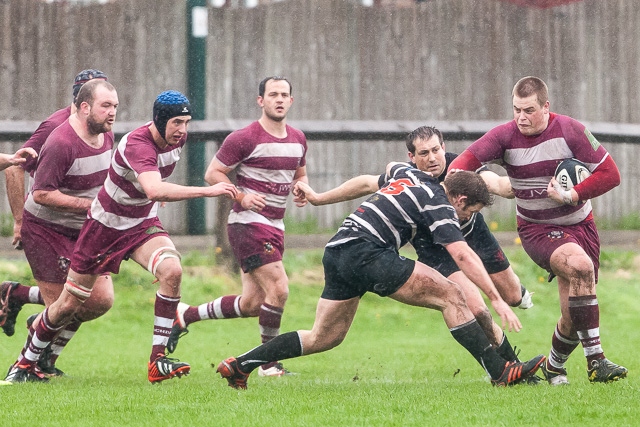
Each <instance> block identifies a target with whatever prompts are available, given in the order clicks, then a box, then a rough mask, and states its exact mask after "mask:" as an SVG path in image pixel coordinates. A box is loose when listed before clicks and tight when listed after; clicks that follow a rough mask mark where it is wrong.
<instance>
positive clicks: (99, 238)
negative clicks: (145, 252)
mask: <svg viewBox="0 0 640 427" xmlns="http://www.w3.org/2000/svg"><path fill="white" fill-rule="evenodd" d="M158 236H167V237H168V236H169V233H167V232H166V231H165V230H164V229H163V228H162V223H161V222H160V220H159V219H158V218H157V217H156V218H151V219H147V220H145V221H144V222H142V224H140V225H137V226H135V227H133V228H130V229H128V230H116V229H113V228H109V227H105V226H104V225H102V224H101V223H99V222H98V221H96V220H94V219H88V220H87V221H86V222H85V223H84V226H83V227H82V230H81V231H80V237H78V242H77V243H76V249H75V251H74V252H73V257H72V259H71V269H72V270H73V271H75V272H77V273H80V274H102V273H116V274H117V273H118V271H119V270H120V264H121V263H122V261H124V260H127V259H129V256H131V253H132V252H133V251H135V250H136V249H138V248H139V247H140V246H142V245H143V244H145V243H146V242H147V241H149V240H150V239H152V238H154V237H158Z"/></svg>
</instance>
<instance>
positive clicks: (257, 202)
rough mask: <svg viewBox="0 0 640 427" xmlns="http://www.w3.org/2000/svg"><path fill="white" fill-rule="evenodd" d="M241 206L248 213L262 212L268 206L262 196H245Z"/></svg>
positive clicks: (249, 194)
mask: <svg viewBox="0 0 640 427" xmlns="http://www.w3.org/2000/svg"><path fill="white" fill-rule="evenodd" d="M240 205H241V206H242V208H243V209H246V210H248V211H254V212H260V211H262V209H264V207H265V206H266V205H267V204H266V202H265V200H264V196H263V195H262V194H251V193H248V194H245V195H244V197H243V198H242V200H241V201H240Z"/></svg>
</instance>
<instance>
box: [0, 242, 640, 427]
mask: <svg viewBox="0 0 640 427" xmlns="http://www.w3.org/2000/svg"><path fill="white" fill-rule="evenodd" d="M507 253H508V255H509V257H510V259H511V261H512V264H513V266H514V269H515V271H516V273H518V275H519V276H520V278H521V280H522V282H523V283H524V284H525V285H526V286H527V287H528V288H529V290H530V291H533V292H535V295H534V302H535V306H534V307H533V308H532V309H530V310H526V311H522V310H516V314H518V316H519V317H520V319H521V320H522V323H523V325H524V329H523V330H522V331H521V332H520V333H518V334H516V333H511V334H509V339H510V341H511V343H512V344H513V345H515V346H517V347H518V348H519V349H521V354H520V357H521V358H523V359H527V358H530V357H533V356H535V355H536V354H539V353H542V354H545V355H546V354H548V351H549V345H550V339H551V334H552V331H553V328H554V326H555V323H556V321H557V317H558V315H559V308H558V301H557V299H558V297H557V290H556V284H555V282H554V283H552V284H549V283H546V281H545V277H546V275H545V274H543V272H542V270H540V269H539V268H537V267H536V266H535V265H533V263H532V262H531V261H530V260H529V259H528V258H527V257H526V255H525V254H524V253H523V251H522V249H519V248H513V249H510V250H508V251H507ZM602 258H603V268H602V270H601V279H600V284H599V286H598V288H599V291H598V293H599V295H598V298H599V302H600V309H601V328H600V329H601V335H602V342H603V346H604V348H605V352H606V355H607V356H608V357H609V358H610V359H612V360H613V361H615V362H616V363H620V364H623V365H625V366H626V367H627V368H628V369H629V372H630V373H629V377H628V378H627V379H625V380H622V381H619V382H617V383H612V384H590V383H589V382H588V381H587V375H586V370H585V368H586V363H585V359H584V356H583V355H582V350H581V348H578V349H576V351H575V352H574V355H573V356H572V357H571V359H570V360H569V363H568V366H567V367H568V371H569V380H570V382H571V384H570V385H569V386H565V387H550V386H548V385H547V384H541V385H539V386H525V385H522V386H516V387H510V388H494V387H492V386H491V385H490V384H489V383H488V381H487V379H486V378H485V375H484V373H483V371H482V369H481V368H480V367H479V366H478V365H477V364H476V362H475V361H474V359H473V358H472V357H471V356H470V355H469V354H468V353H466V351H465V350H464V349H463V348H462V347H460V346H459V345H458V344H457V343H456V342H455V341H454V340H453V338H452V337H451V335H450V334H449V332H448V330H447V328H446V326H445V325H444V322H443V321H442V318H441V316H440V315H439V313H437V312H435V311H430V310H425V309H419V308H415V307H408V306H404V305H401V304H399V303H397V302H395V301H392V300H389V299H383V298H379V297H377V296H375V295H366V296H365V297H364V298H363V301H362V302H361V304H360V309H359V311H358V314H357V315H356V319H355V321H354V324H353V326H352V328H351V331H350V332H349V334H348V336H347V338H346V340H345V342H344V343H343V344H342V345H340V346H339V347H337V348H336V349H333V350H331V351H329V352H326V353H322V354H317V355H311V356H308V357H301V358H298V359H293V360H288V361H285V362H284V363H285V366H286V367H287V368H288V369H289V370H291V371H292V372H295V373H297V375H294V376H289V377H284V378H260V377H258V376H257V375H252V376H251V378H250V379H249V389H248V390H246V391H237V390H233V389H231V388H229V387H227V385H226V381H224V380H222V379H220V377H219V376H218V375H217V374H216V373H215V368H212V367H211V364H214V365H217V364H218V363H219V362H220V360H222V359H224V358H226V357H228V356H232V355H238V354H240V353H242V352H244V351H246V350H248V349H250V348H251V347H253V346H255V345H257V344H258V342H259V335H258V327H257V320H256V319H234V320H222V321H220V320H218V321H204V322H200V323H197V324H193V325H191V326H190V328H189V329H190V333H189V334H188V335H187V336H185V337H184V338H183V339H182V340H181V341H180V344H179V346H178V349H177V351H176V353H175V354H174V356H175V357H178V358H180V359H181V360H184V361H188V362H189V363H190V364H191V366H192V371H191V372H192V373H191V375H189V376H187V377H183V378H182V379H174V380H168V381H165V382H164V383H162V384H160V385H151V384H149V383H148V381H147V379H146V374H147V361H148V356H149V352H150V349H151V331H152V322H153V301H154V294H155V290H156V288H155V285H152V277H151V275H150V274H149V273H147V272H145V271H144V270H142V269H141V268H140V267H138V266H137V265H135V264H134V263H133V262H128V263H124V264H123V270H122V273H121V274H120V275H118V276H115V277H114V282H115V286H116V302H115V305H114V307H113V309H112V310H111V311H110V312H109V313H107V314H106V315H105V316H103V317H102V318H100V319H98V320H96V321H93V322H90V323H87V324H85V325H83V326H82V328H81V329H80V331H79V332H78V334H77V335H76V337H75V338H74V339H73V340H72V342H71V343H70V344H69V346H68V347H67V349H66V350H65V352H64V353H63V355H62V356H61V357H60V359H59V361H58V367H59V368H61V369H62V370H64V371H65V372H67V373H68V377H66V378H58V379H53V380H52V381H51V382H50V383H49V384H22V385H11V386H4V387H0V420H1V422H0V425H2V426H11V427H14V426H29V427H32V426H34V425H43V426H76V425H77V426H80V425H82V426H153V427H157V426H163V425H164V426H243V427H244V426H270V427H276V426H424V425H438V426H448V425H452V426H453V425H455V426H459V425H474V426H475V425H478V426H488V425H491V426H494V425H496V426H498V425H504V426H537V425H539V426H549V425H562V426H572V425H585V424H589V425H636V423H637V421H636V413H637V405H638V401H640V399H639V398H640V393H639V392H638V388H639V387H640V381H639V380H638V378H640V376H639V375H638V372H640V366H639V365H640V362H639V361H638V357H637V351H636V350H637V349H638V348H639V346H640V334H639V333H638V330H639V329H640V320H639V319H638V315H637V313H638V308H637V302H638V301H640V281H639V278H640V262H638V259H639V258H638V257H637V256H636V255H635V254H634V253H631V252H621V251H618V252H605V253H604V254H603V257H602ZM320 259H321V251H293V250H291V251H289V252H288V253H287V257H286V259H285V264H286V267H287V271H288V273H289V277H290V295H289V301H288V303H287V308H286V311H285V315H284V318H283V325H282V329H281V330H282V332H285V331H290V330H295V329H308V328H310V327H311V325H312V323H313V318H314V314H315V306H316V302H317V299H318V297H319V295H320V293H321V290H322V268H321V263H320ZM184 261H185V262H184V264H185V268H184V270H185V277H184V282H183V286H184V290H183V301H184V302H187V303H190V304H199V303H203V302H206V301H209V300H211V299H213V298H214V297H217V296H220V295H223V294H229V293H238V292H239V291H240V286H239V280H238V278H237V277H234V276H231V275H228V274H225V273H224V272H222V271H220V270H219V269H218V268H216V267H211V265H212V264H213V263H214V261H213V256H212V255H206V256H203V255H200V254H195V253H192V254H189V255H188V256H187V257H186V258H185V260H184ZM0 274H2V277H5V278H7V279H9V278H10V279H16V280H22V281H23V282H26V283H30V282H29V280H30V279H29V269H28V266H27V265H26V264H25V263H20V262H8V261H4V262H0ZM39 308H40V307H38V306H33V305H28V306H25V308H24V309H23V310H22V312H21V313H20V316H19V318H18V322H19V323H18V328H17V331H16V334H15V335H14V336H13V337H6V336H4V335H1V336H0V364H4V365H0V366H3V367H2V369H7V368H8V367H9V365H10V364H11V363H13V361H14V360H15V358H16V356H17V355H18V352H19V351H20V348H21V347H22V344H23V342H24V339H25V336H26V330H25V329H24V326H23V325H24V321H25V319H26V317H27V316H28V315H29V314H31V313H34V312H36V311H39Z"/></svg>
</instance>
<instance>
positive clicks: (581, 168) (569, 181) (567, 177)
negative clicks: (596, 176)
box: [555, 159, 591, 190]
mask: <svg viewBox="0 0 640 427" xmlns="http://www.w3.org/2000/svg"><path fill="white" fill-rule="evenodd" d="M555 176H556V180H557V181H558V183H560V185H561V186H562V188H564V189H565V190H569V189H570V188H573V186H574V185H578V184H580V183H581V182H582V181H584V180H585V179H586V178H588V177H589V176H591V172H590V171H589V168H587V165H585V164H584V163H582V162H581V161H579V160H576V159H565V160H563V161H561V162H560V164H559V165H558V167H557V168H556V174H555Z"/></svg>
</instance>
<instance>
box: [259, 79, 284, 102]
mask: <svg viewBox="0 0 640 427" xmlns="http://www.w3.org/2000/svg"><path fill="white" fill-rule="evenodd" d="M269 80H273V81H281V80H283V81H285V82H287V83H289V95H291V94H292V93H293V86H291V82H290V81H289V80H288V79H287V78H286V77H282V76H270V77H265V78H264V79H262V81H261V82H260V84H259V85H258V96H260V97H262V98H264V88H265V86H267V82H268V81H269Z"/></svg>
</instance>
